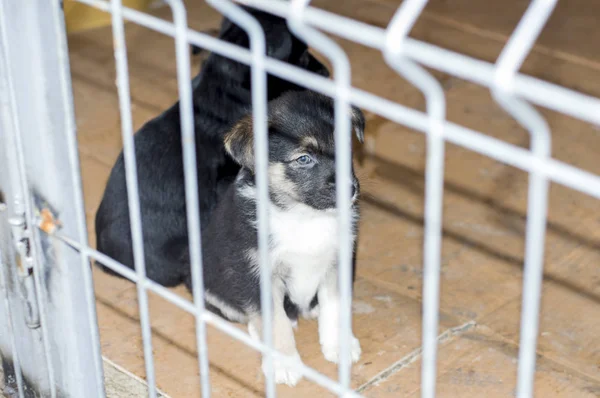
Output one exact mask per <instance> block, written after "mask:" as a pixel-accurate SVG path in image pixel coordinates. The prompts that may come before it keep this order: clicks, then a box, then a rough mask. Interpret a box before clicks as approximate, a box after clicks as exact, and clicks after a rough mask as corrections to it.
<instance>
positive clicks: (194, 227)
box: [167, 0, 210, 398]
mask: <svg viewBox="0 0 600 398" xmlns="http://www.w3.org/2000/svg"><path fill="white" fill-rule="evenodd" d="M167 3H168V4H169V6H170V7H171V10H172V13H173V21H174V23H175V29H176V31H175V56H176V61H177V84H178V86H179V99H180V100H179V109H180V119H181V142H182V147H183V149H182V150H183V163H184V165H183V166H184V167H183V172H184V179H185V204H186V217H187V226H188V235H189V250H190V267H191V275H192V293H193V296H194V305H195V306H196V310H197V314H203V313H204V312H205V305H204V276H203V269H204V267H203V261H202V235H201V226H200V205H199V200H198V172H197V167H196V136H195V131H194V115H193V99H192V85H191V82H190V53H189V47H188V40H187V32H188V26H187V12H186V10H185V5H184V4H183V2H182V1H181V0H167ZM195 322H196V346H197V349H198V367H199V369H200V388H201V390H202V397H203V398H209V397H210V374H209V372H210V369H209V362H208V347H207V344H206V323H205V322H204V318H203V317H202V316H196V317H195Z"/></svg>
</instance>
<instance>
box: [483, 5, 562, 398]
mask: <svg viewBox="0 0 600 398" xmlns="http://www.w3.org/2000/svg"><path fill="white" fill-rule="evenodd" d="M555 5H556V0H534V1H533V2H532V3H531V4H530V5H529V7H528V8H527V11H526V12H525V14H524V15H523V18H521V20H520V21H519V24H518V25H517V27H516V29H515V31H514V33H513V34H512V35H511V37H510V38H509V40H508V43H507V44H506V46H505V47H504V49H503V51H502V53H501V54H500V56H499V57H498V61H497V63H496V65H497V69H496V73H495V75H494V86H493V87H494V88H493V91H492V93H493V96H494V98H495V99H496V101H497V102H498V103H499V104H500V105H501V106H502V107H503V108H504V109H505V110H506V111H507V112H509V113H510V114H512V115H513V116H514V117H515V119H516V120H517V121H518V122H519V123H520V124H521V125H523V126H524V127H525V128H526V129H527V130H528V131H529V133H530V135H531V151H532V153H533V155H534V156H535V159H539V160H545V159H548V158H550V156H551V134H550V129H549V127H548V124H547V123H546V121H545V120H544V118H543V117H542V116H541V115H540V114H539V113H538V112H537V111H536V110H535V109H534V108H533V107H532V106H530V105H529V104H528V103H526V102H525V101H522V100H520V99H517V98H515V97H514V94H513V93H514V84H515V82H514V76H515V75H516V73H517V72H518V70H519V68H520V67H521V65H522V64H523V61H524V60H525V57H526V56H527V54H529V52H530V50H531V48H532V47H533V45H534V43H535V41H536V39H537V37H538V36H539V34H540V32H541V30H542V28H543V27H544V25H545V24H546V21H547V20H548V18H550V14H551V13H552V11H553V10H554V6H555ZM548 185H549V181H548V178H547V176H546V175H545V173H544V171H543V170H539V171H533V172H532V173H531V174H530V175H529V192H528V203H527V225H526V236H525V270H524V276H523V305H522V313H521V336H520V344H519V368H518V379H517V396H518V397H519V398H529V397H532V396H533V383H534V376H535V355H536V345H537V334H538V322H539V309H540V301H541V293H542V279H543V271H544V242H545V237H546V217H547V209H548Z"/></svg>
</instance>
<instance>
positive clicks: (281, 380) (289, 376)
mask: <svg viewBox="0 0 600 398" xmlns="http://www.w3.org/2000/svg"><path fill="white" fill-rule="evenodd" d="M287 358H288V359H289V361H285V362H283V361H280V360H278V359H274V360H273V372H274V376H275V383H277V384H287V385H288V386H291V387H293V386H295V385H296V384H298V382H299V381H300V379H302V373H300V372H299V371H298V370H297V369H296V368H295V367H294V366H293V364H301V363H302V360H301V359H300V354H298V353H296V354H295V355H291V356H288V357H287ZM288 362H291V365H290V364H288ZM262 369H263V373H264V374H265V376H266V375H267V361H266V360H264V359H263V363H262Z"/></svg>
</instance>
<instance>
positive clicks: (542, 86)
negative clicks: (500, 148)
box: [236, 0, 600, 125]
mask: <svg viewBox="0 0 600 398" xmlns="http://www.w3.org/2000/svg"><path fill="white" fill-rule="evenodd" d="M236 1H237V2H239V3H241V4H247V5H249V6H252V7H254V8H257V9H261V10H264V11H268V12H271V13H273V14H276V15H279V16H282V17H284V18H285V17H287V16H288V15H289V13H290V9H289V5H288V4H287V0H236ZM305 21H306V23H307V24H310V25H313V26H315V27H316V28H319V29H322V30H324V31H326V32H329V33H333V34H335V35H338V36H340V37H342V38H344V39H347V40H352V41H353V42H355V43H359V44H363V45H365V46H367V47H372V48H377V49H379V50H382V51H383V50H384V49H385V48H384V47H385V30H384V29H382V28H379V27H376V26H373V25H369V24H366V23H364V22H359V21H356V20H353V19H351V18H348V17H343V16H340V15H337V14H334V13H331V12H327V11H324V10H320V9H317V8H315V7H309V8H307V10H306V17H305ZM405 46H406V48H405V53H406V56H407V57H408V58H411V59H413V60H415V61H417V62H419V63H421V64H423V65H426V66H429V67H431V68H434V69H437V70H440V71H443V72H446V73H449V74H452V75H454V76H457V77H460V78H462V79H465V80H468V81H472V82H474V83H478V84H481V85H483V86H487V87H491V86H492V85H493V75H494V70H495V67H494V65H493V64H491V63H489V62H485V61H481V60H478V59H475V58H472V57H469V56H466V55H463V54H459V53H456V52H454V51H450V50H445V49H443V48H440V47H438V46H435V45H432V44H429V43H425V42H422V41H420V40H416V39H412V38H407V39H406V44H405ZM515 94H518V95H519V96H521V97H523V98H526V99H528V100H529V101H531V102H534V103H536V104H538V105H541V106H544V107H547V108H549V109H553V110H555V111H558V112H561V113H565V114H567V115H570V116H573V117H576V118H578V119H581V120H585V121H587V122H590V123H595V124H597V125H600V113H598V111H597V110H598V108H599V107H600V99H598V98H595V97H592V96H589V95H585V94H582V93H579V92H577V91H574V90H570V89H567V88H564V87H561V86H558V85H556V84H552V83H548V82H545V81H543V80H540V79H536V78H533V77H530V76H527V75H523V74H517V75H515Z"/></svg>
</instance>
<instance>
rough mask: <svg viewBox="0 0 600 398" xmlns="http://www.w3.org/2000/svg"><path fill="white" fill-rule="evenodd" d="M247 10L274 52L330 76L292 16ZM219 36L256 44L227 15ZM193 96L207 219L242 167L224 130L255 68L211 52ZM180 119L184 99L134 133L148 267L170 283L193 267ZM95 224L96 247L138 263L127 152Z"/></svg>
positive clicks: (284, 85)
mask: <svg viewBox="0 0 600 398" xmlns="http://www.w3.org/2000/svg"><path fill="white" fill-rule="evenodd" d="M247 10H248V11H249V12H250V13H251V14H253V15H254V17H255V18H256V19H257V20H258V21H259V22H260V24H261V25H262V27H263V29H264V31H265V36H266V43H267V55H268V56H270V57H273V58H276V59H278V60H281V61H285V62H288V63H290V64H292V65H296V66H299V67H301V68H304V69H306V70H308V71H311V72H314V73H317V74H320V75H322V76H329V72H328V71H327V69H326V68H325V67H324V66H323V65H322V64H321V63H319V62H318V61H317V60H316V59H315V58H314V57H313V56H312V55H310V53H309V52H308V48H307V46H306V44H305V43H303V42H302V41H300V40H299V39H298V38H296V37H295V36H294V35H292V33H291V32H290V31H289V30H288V28H287V24H286V21H285V20H283V19H281V18H279V17H276V16H273V15H271V14H267V13H263V12H259V11H256V10H252V9H247ZM219 38H220V39H222V40H225V41H227V42H230V43H233V44H236V45H239V46H242V47H246V48H248V47H249V41H248V36H247V35H246V33H245V32H244V31H243V30H242V29H241V28H240V27H238V26H237V25H235V24H234V23H232V22H231V21H230V20H228V19H224V20H223V22H222V24H221V28H220V32H219ZM267 84H268V98H269V99H273V98H276V97H278V96H279V95H281V94H283V93H284V92H287V91H290V90H299V91H301V90H304V89H303V88H301V87H299V86H296V85H295V84H293V83H290V82H288V81H285V80H282V79H279V78H277V77H275V76H271V75H269V76H268V80H267ZM193 102H194V128H195V136H196V153H197V160H198V161H197V172H198V194H199V200H200V214H201V223H202V225H204V224H206V223H207V222H208V219H209V218H210V214H211V212H212V211H213V209H214V207H215V205H216V203H217V201H218V198H219V196H220V195H221V194H222V193H223V192H225V191H226V190H227V187H228V186H229V185H230V184H231V183H232V182H233V180H234V178H235V176H236V175H237V173H238V171H239V169H240V166H239V165H238V164H237V163H236V162H234V161H233V159H231V157H230V156H229V155H227V153H226V152H225V149H224V147H223V135H224V134H225V132H226V131H228V129H229V128H231V126H232V125H233V124H234V123H235V122H236V121H238V120H239V119H240V118H241V117H242V116H243V115H244V114H245V113H246V112H247V111H248V110H249V109H250V107H251V81H250V68H249V67H248V66H246V65H243V64H240V63H238V62H234V61H232V60H230V59H227V58H224V57H222V56H219V55H216V54H211V55H210V56H209V57H208V59H207V60H206V61H205V63H204V65H203V68H202V70H201V72H200V74H199V75H198V76H196V77H195V78H194V80H193ZM179 118H180V114H179V104H178V103H177V104H175V105H174V106H172V107H171V108H170V109H168V110H167V111H165V112H164V113H163V114H162V115H160V116H158V117H157V118H155V119H153V120H151V121H149V122H147V123H146V124H145V125H144V126H143V127H142V128H141V129H140V131H138V132H137V133H136V135H135V138H134V139H135V149H136V161H137V171H138V183H139V194H140V206H141V216H142V217H141V219H142V228H143V241H144V249H145V261H146V274H147V276H148V277H149V278H150V279H152V280H154V281H156V282H158V283H160V284H162V285H165V286H175V285H178V284H179V283H181V282H182V281H183V279H184V277H185V275H186V273H187V272H188V270H187V269H186V267H187V266H188V265H186V264H184V263H183V262H182V259H181V253H182V252H185V251H187V248H188V232H187V222H186V204H185V192H184V177H183V154H182V142H181V136H180V134H181V127H180V121H179ZM95 224H96V225H95V227H96V239H97V243H96V246H97V249H98V250H99V251H100V252H102V253H104V254H106V255H108V256H110V257H112V258H114V259H115V260H117V261H119V262H121V263H122V264H124V265H126V266H127V267H129V268H134V261H133V250H132V241H131V231H130V228H131V227H130V223H129V208H128V205H127V190H126V183H125V165H124V158H123V153H121V154H120V155H119V157H118V159H117V161H116V164H115V165H114V167H113V169H112V172H111V174H110V177H109V179H108V182H107V185H106V190H105V192H104V196H103V198H102V202H101V203H100V207H99V209H98V211H97V213H96V223H95ZM98 265H99V266H100V267H101V268H103V269H104V270H105V271H107V272H109V273H113V272H112V271H110V270H109V269H108V268H105V267H104V266H102V264H98ZM113 274H114V273H113Z"/></svg>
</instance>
